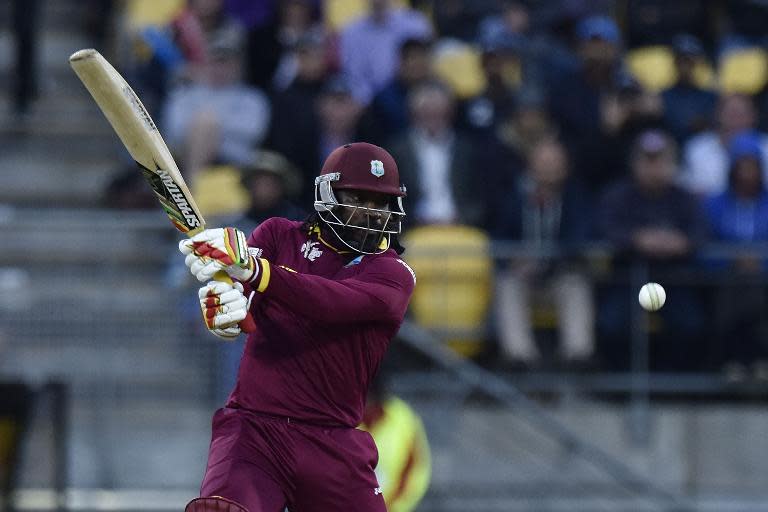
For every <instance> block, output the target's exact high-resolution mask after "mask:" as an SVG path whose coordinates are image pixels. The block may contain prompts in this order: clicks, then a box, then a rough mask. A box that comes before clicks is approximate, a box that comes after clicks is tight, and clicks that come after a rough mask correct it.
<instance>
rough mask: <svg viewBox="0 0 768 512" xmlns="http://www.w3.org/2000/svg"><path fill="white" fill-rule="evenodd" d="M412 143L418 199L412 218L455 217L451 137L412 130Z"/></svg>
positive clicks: (428, 220) (439, 220) (445, 220)
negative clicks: (414, 155)
mask: <svg viewBox="0 0 768 512" xmlns="http://www.w3.org/2000/svg"><path fill="white" fill-rule="evenodd" d="M413 138H414V141H413V142H414V143H413V147H414V148H415V150H416V160H417V161H418V163H419V178H418V179H419V185H420V188H421V190H422V191H423V192H422V198H421V201H419V204H417V205H416V218H417V219H418V220H419V222H422V223H442V224H444V223H449V222H453V221H454V220H455V219H456V202H455V201H454V198H453V192H452V191H451V155H452V153H453V137H452V136H449V137H441V138H431V137H427V136H426V135H425V134H423V133H418V132H416V133H414V134H413Z"/></svg>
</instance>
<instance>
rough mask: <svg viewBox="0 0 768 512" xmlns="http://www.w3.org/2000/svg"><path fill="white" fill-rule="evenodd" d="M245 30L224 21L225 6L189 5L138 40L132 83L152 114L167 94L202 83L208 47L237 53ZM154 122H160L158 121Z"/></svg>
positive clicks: (211, 0) (196, 1)
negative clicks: (229, 49) (223, 46)
mask: <svg viewBox="0 0 768 512" xmlns="http://www.w3.org/2000/svg"><path fill="white" fill-rule="evenodd" d="M244 35H245V33H244V29H243V27H242V26H241V25H240V23H239V22H238V21H237V20H236V19H234V18H232V17H230V16H228V15H227V13H226V11H225V10H224V1H223V0H187V2H186V6H185V8H184V9H183V10H182V11H181V12H180V13H179V14H178V15H177V16H176V17H175V18H173V19H172V20H171V22H170V23H169V24H168V26H167V27H162V28H158V27H154V26H150V27H145V28H144V29H143V30H142V31H141V32H140V33H139V34H138V35H137V38H138V41H137V43H138V44H135V45H134V46H135V47H136V48H140V49H141V50H140V51H134V54H133V55H132V58H133V60H134V62H132V63H131V65H130V67H131V71H130V75H129V76H130V81H131V83H132V84H134V87H135V88H136V90H137V91H139V94H140V96H141V98H142V101H143V103H144V104H145V106H146V107H147V108H148V109H149V111H150V112H155V111H161V108H162V105H164V104H165V102H166V101H167V95H168V93H169V91H170V90H171V89H172V88H174V87H178V86H179V84H186V83H189V82H190V81H191V82H197V81H200V80H204V78H203V77H204V75H205V74H207V72H208V70H207V67H208V60H209V58H210V55H209V53H210V50H211V47H212V46H214V45H215V46H221V45H222V44H226V45H227V46H231V47H232V48H233V51H235V52H237V53H240V52H241V51H242V47H243V41H244ZM156 121H158V122H160V123H161V124H162V123H163V122H164V120H163V119H162V117H161V116H158V119H156Z"/></svg>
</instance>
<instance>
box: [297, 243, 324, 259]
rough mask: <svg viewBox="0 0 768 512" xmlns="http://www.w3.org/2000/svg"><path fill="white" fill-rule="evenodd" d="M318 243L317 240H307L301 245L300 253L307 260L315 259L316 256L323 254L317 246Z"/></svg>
mask: <svg viewBox="0 0 768 512" xmlns="http://www.w3.org/2000/svg"><path fill="white" fill-rule="evenodd" d="M318 245H320V243H319V242H312V241H309V240H307V241H306V242H304V243H303V244H302V245H301V253H302V254H303V255H304V257H305V258H307V259H308V260H309V261H315V260H316V259H317V258H319V257H320V256H322V255H323V251H321V250H320V249H318V248H317V246H318Z"/></svg>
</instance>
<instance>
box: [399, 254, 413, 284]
mask: <svg viewBox="0 0 768 512" xmlns="http://www.w3.org/2000/svg"><path fill="white" fill-rule="evenodd" d="M397 261H399V262H400V263H402V264H403V266H404V267H405V268H407V269H408V272H410V273H411V276H412V277H413V284H416V272H414V271H413V269H412V268H411V267H410V266H408V264H407V263H406V262H404V261H403V260H401V259H399V258H398V260H397Z"/></svg>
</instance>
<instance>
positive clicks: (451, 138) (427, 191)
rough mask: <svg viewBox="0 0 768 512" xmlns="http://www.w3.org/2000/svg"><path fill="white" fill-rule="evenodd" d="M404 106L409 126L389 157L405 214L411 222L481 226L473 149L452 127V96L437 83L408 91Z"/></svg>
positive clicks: (479, 179)
mask: <svg viewBox="0 0 768 512" xmlns="http://www.w3.org/2000/svg"><path fill="white" fill-rule="evenodd" d="M408 104H409V108H410V113H411V127H410V129H409V130H408V131H407V132H406V133H405V134H403V135H402V136H400V137H399V138H398V139H396V140H395V141H394V142H393V143H392V146H391V151H390V152H391V153H392V155H393V156H394V157H395V159H396V160H397V162H398V167H399V170H400V176H401V179H402V182H403V183H404V184H405V185H406V186H407V187H408V196H407V197H406V200H405V201H406V208H405V209H406V211H407V212H408V215H409V218H410V219H411V222H414V223H416V224H430V223H461V224H471V225H480V224H481V223H482V222H483V221H484V219H485V205H484V204H483V198H482V195H481V187H482V186H483V179H482V177H481V175H480V174H479V173H478V172H477V170H476V166H475V161H476V151H475V148H474V146H473V145H472V143H471V141H470V140H469V139H468V138H467V137H466V136H464V135H462V134H461V133H459V132H456V131H455V130H454V128H453V117H454V98H453V95H452V94H451V92H450V90H449V89H448V88H447V87H446V86H445V85H444V84H442V83H441V82H429V83H426V84H422V85H419V86H418V87H416V89H414V90H413V91H412V92H411V94H410V96H409V99H408Z"/></svg>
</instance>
